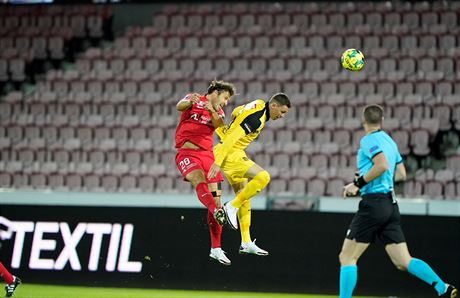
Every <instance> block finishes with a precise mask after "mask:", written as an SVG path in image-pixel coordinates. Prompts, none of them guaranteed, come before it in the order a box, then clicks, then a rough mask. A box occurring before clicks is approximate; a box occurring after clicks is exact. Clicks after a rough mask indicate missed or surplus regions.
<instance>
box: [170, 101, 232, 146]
mask: <svg viewBox="0 0 460 298" xmlns="http://www.w3.org/2000/svg"><path fill="white" fill-rule="evenodd" d="M190 98H191V94H187V95H186V96H185V97H184V98H183V99H181V101H190ZM205 102H206V97H205V96H200V100H199V101H198V103H196V104H193V105H192V107H191V108H189V109H188V110H185V111H183V112H182V115H181V117H180V120H179V125H177V129H176V148H180V147H182V145H184V143H185V142H187V141H188V142H191V143H193V144H195V145H197V146H198V147H200V148H201V149H204V150H207V151H211V152H212V145H213V133H214V130H215V128H214V126H213V125H212V121H211V113H210V112H208V110H206V109H205V107H204V103H205ZM218 114H219V116H221V117H222V118H223V117H225V113H224V110H222V109H219V111H218Z"/></svg>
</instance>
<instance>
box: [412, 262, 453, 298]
mask: <svg viewBox="0 0 460 298" xmlns="http://www.w3.org/2000/svg"><path fill="white" fill-rule="evenodd" d="M407 271H408V272H409V273H410V274H412V275H415V276H416V277H418V278H420V279H421V280H423V281H424V282H426V283H427V284H429V285H432V286H433V287H434V289H435V290H436V292H438V295H439V296H441V295H443V294H444V293H445V292H446V284H445V283H444V282H443V281H442V279H441V278H440V277H439V276H438V275H437V274H436V273H435V272H434V271H433V269H431V267H430V265H428V264H427V263H425V262H424V261H422V260H419V259H416V258H412V260H411V261H410V262H409V266H407Z"/></svg>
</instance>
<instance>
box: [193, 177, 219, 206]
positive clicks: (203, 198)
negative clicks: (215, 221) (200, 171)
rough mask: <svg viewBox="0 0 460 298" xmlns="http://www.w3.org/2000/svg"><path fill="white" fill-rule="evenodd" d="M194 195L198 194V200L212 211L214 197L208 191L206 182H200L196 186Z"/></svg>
mask: <svg viewBox="0 0 460 298" xmlns="http://www.w3.org/2000/svg"><path fill="white" fill-rule="evenodd" d="M196 195H197V196H198V200H200V202H201V203H202V204H203V205H204V206H205V207H206V208H208V210H209V212H211V213H214V209H216V203H215V202H214V197H213V196H212V194H211V192H210V191H209V189H208V185H207V184H206V183H204V182H201V183H199V184H198V185H197V186H196Z"/></svg>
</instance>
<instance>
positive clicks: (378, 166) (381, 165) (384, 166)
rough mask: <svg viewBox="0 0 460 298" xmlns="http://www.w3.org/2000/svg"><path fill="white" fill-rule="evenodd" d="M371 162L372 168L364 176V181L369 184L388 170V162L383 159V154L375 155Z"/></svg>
mask: <svg viewBox="0 0 460 298" xmlns="http://www.w3.org/2000/svg"><path fill="white" fill-rule="evenodd" d="M372 162H373V163H374V165H373V166H372V168H371V169H370V170H369V172H367V173H366V175H364V177H363V178H364V181H366V182H367V183H368V182H371V181H372V180H374V179H375V178H378V177H380V175H382V174H383V173H385V171H386V170H388V162H387V159H386V158H385V154H383V152H380V153H377V154H376V155H375V156H374V157H373V158H372Z"/></svg>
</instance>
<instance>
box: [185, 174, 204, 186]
mask: <svg viewBox="0 0 460 298" xmlns="http://www.w3.org/2000/svg"><path fill="white" fill-rule="evenodd" d="M185 179H187V180H188V181H189V182H190V183H192V185H193V187H196V186H197V185H198V184H200V183H203V182H206V179H205V177H204V174H203V172H202V171H200V170H196V171H192V172H190V173H189V174H188V175H187V176H186V177H185Z"/></svg>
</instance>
